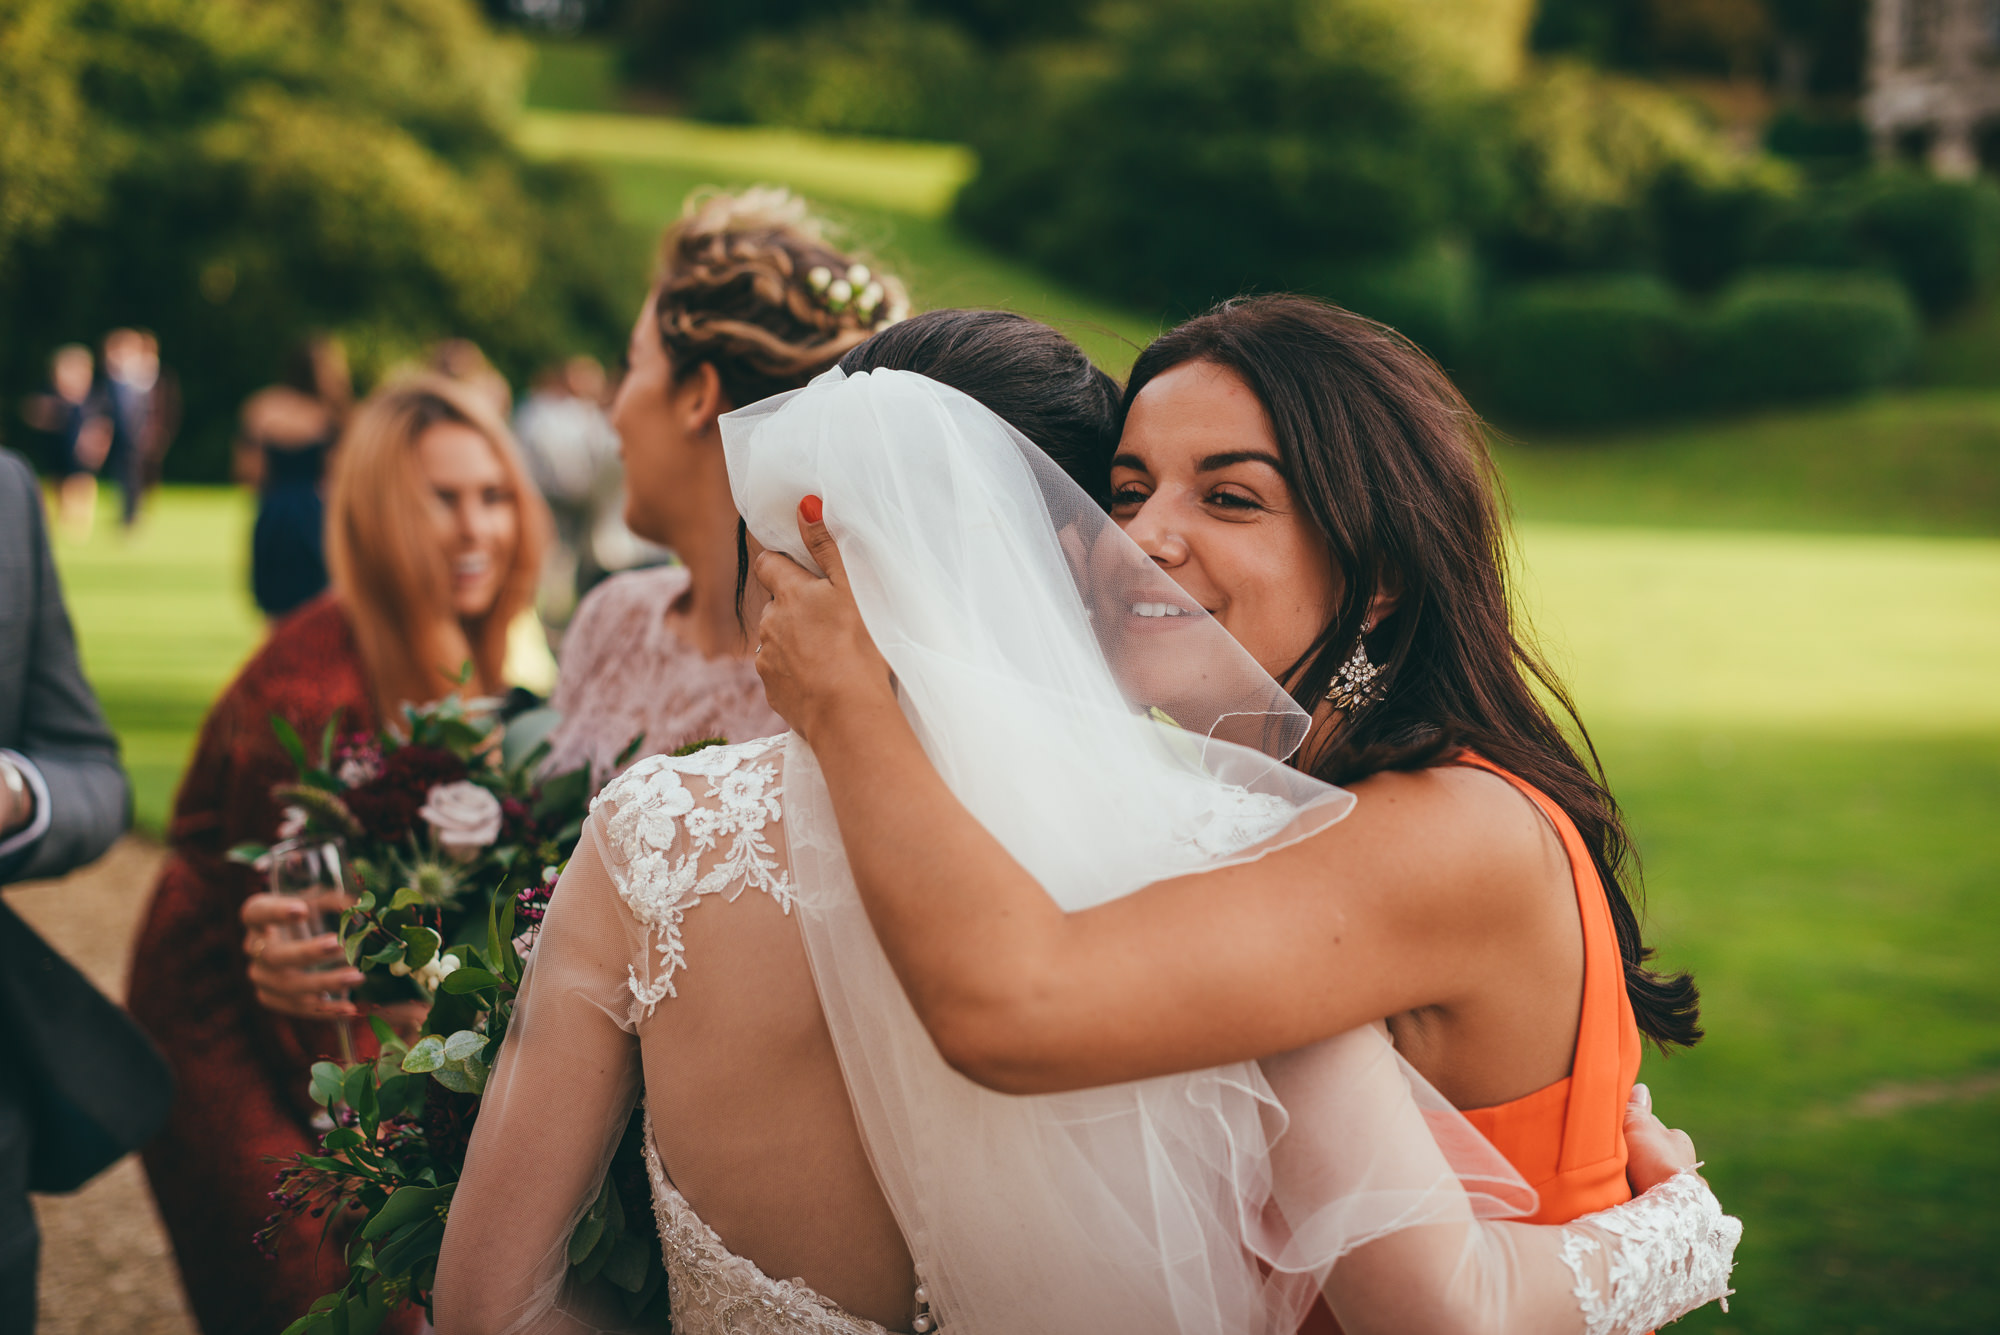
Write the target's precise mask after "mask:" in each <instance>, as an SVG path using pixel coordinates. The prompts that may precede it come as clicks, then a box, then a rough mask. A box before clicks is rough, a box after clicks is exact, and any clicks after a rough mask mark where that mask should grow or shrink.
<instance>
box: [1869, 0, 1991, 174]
mask: <svg viewBox="0 0 2000 1335" xmlns="http://www.w3.org/2000/svg"><path fill="white" fill-rule="evenodd" d="M1863 114H1864V115H1865V116H1866V118H1867V121H1868V128H1869V132H1870V134H1871V136H1872V137H1873V140H1874V146H1875V155H1876V157H1877V158H1878V159H1889V158H1895V157H1905V156H1910V155H1912V154H1913V153H1914V154H1915V155H1918V156H1921V157H1922V158H1923V159H1924V160H1925V161H1927V162H1928V163H1929V164H1930V167H1931V169H1932V170H1933V171H1935V172H1937V173H1938V174H1939V175H1941V176H1954V177H1964V176H1971V175H1973V174H1975V173H1976V172H1978V171H1979V168H1980V158H1981V152H1980V149H1981V147H1982V145H1986V146H1989V147H1988V155H1987V156H1988V157H1989V159H1990V157H1991V154H1992V147H1991V146H1994V145H1995V144H1996V141H2000V0H1874V5H1873V12H1872V13H1871V15H1870V23H1869V51H1868V94H1867V97H1866V98H1865V99H1864V101H1863ZM1988 165H1989V166H1991V165H1994V164H1992V163H1991V162H1990V161H1989V164H1988Z"/></svg>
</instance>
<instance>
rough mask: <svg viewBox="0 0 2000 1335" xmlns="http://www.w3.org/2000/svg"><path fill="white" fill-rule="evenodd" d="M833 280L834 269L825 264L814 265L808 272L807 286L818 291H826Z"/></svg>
mask: <svg viewBox="0 0 2000 1335" xmlns="http://www.w3.org/2000/svg"><path fill="white" fill-rule="evenodd" d="M831 282H833V270H831V269H829V268H827V267H826V266H825V265H824V264H816V265H814V266H813V267H812V269H811V270H810V271H809V272H808V273H807V274H806V286H807V287H810V288H811V289H812V290H813V291H814V292H817V293H824V292H825V291H826V289H827V285H828V284H830V283H831Z"/></svg>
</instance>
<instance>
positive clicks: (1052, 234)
mask: <svg viewBox="0 0 2000 1335" xmlns="http://www.w3.org/2000/svg"><path fill="white" fill-rule="evenodd" d="M1422 27H1423V25H1421V24H1419V23H1417V22H1416V21H1415V20H1414V19H1413V18H1412V17H1411V16H1410V14H1409V13H1408V11H1407V10H1406V9H1404V8H1402V7H1398V6H1388V5H1381V4H1376V3H1372V2H1371V0H1330V2H1329V0H1244V2H1243V3H1239V4H1233V5H1229V6H1217V5H1213V4H1208V3H1204V0H1162V3H1159V4H1153V5H1147V6H1144V7H1132V8H1130V9H1116V10H1110V11H1107V17H1106V19H1105V25H1104V27H1103V30H1102V32H1101V33H1100V35H1099V37H1098V39H1097V41H1096V42H1095V44H1094V45H1093V46H1091V47H1090V48H1088V49H1087V51H1085V52H1084V53H1082V54H1081V55H1078V56H1076V57H1075V58H1073V59H1071V60H1069V61H1067V62H1063V63H1061V64H1058V65H1056V66H1054V68H1053V69H1052V70H1050V71H1048V72H1044V73H1042V74H1040V75H1039V76H1038V77H1032V78H1031V77H1028V75H1027V74H1025V73H1020V72H1017V77H1019V78H1020V80H1021V87H1020V88H1019V89H1018V90H1017V91H1016V92H1015V93H1014V94H1013V95H1012V96H1010V97H1007V98H1005V99H1003V100H1002V103H1001V106H1000V109H999V111H998V113H997V114H995V115H994V116H993V117H992V118H991V120H990V121H989V123H988V124H987V125H986V126H985V127H984V128H983V129H982V132H981V133H980V135H979V136H978V138H977V144H976V146H977V147H978V148H979V150H980V155H981V170H980V174H979V176H978V177H977V178H975V179H974V180H973V181H972V183H971V184H970V185H968V186H967V188H966V190H965V192H964V193H963V194H962V195H961V196H960V199H959V205H958V216H959V218H960V219H961V220H962V221H963V222H964V223H965V225H966V226H967V227H969V228H970V229H971V230H972V231H973V232H975V233H976V234H977V235H979V236H981V237H983V238H985V239H987V240H990V241H992V242H993V243H994V244H996V245H998V246H1000V247H1001V248H1003V249H1006V250H1009V251H1012V252H1014V253H1016V254H1019V255H1021V256H1023V257H1024V258H1027V259H1028V260H1030V261H1032V262H1035V263H1037V264H1039V265H1041V266H1042V267H1044V268H1046V269H1048V270H1050V271H1052V272H1055V273H1059V274H1062V275H1064V276H1065V277H1068V278H1071V279H1074V280H1075V281H1077V282H1078V283H1082V284H1086V285H1088V286H1090V287H1093V288H1095V289H1096V290H1098V291H1100V292H1104V293H1106V294H1109V295H1113V296H1116V297H1119V298H1121V299H1123V300H1125V301H1128V302H1131V303H1134V304H1137V305H1138V306H1140V308H1141V309H1143V310H1149V311H1158V310H1162V309H1180V310H1186V309H1190V308H1198V307H1200V306H1203V305H1206V304H1207V303H1209V302H1211V301H1213V300H1215V299H1217V298H1220V297H1225V296H1229V295H1231V294H1233V293H1235V292H1238V291H1240V290H1243V289H1244V288H1246V287H1258V286H1265V287H1291V286H1296V285H1298V284H1299V282H1300V279H1301V275H1302V274H1306V273H1308V272H1309V271H1311V272H1320V271H1323V270H1324V269H1325V267H1326V266H1328V265H1329V264H1343V265H1362V264H1369V263H1373V262H1376V261H1379V260H1383V259H1394V258H1399V257H1402V256H1404V255H1407V254H1409V253H1410V252H1412V251H1413V250H1417V249H1420V248H1422V247H1424V246H1425V245H1426V244H1428V243H1429V242H1431V241H1432V239H1433V238H1435V237H1437V236H1438V235H1439V234H1440V233H1442V232H1444V231H1445V230H1447V229H1448V228H1450V227H1452V226H1453V225H1455V224H1458V223H1461V222H1463V221H1464V220H1465V219H1467V218H1468V217H1472V216H1476V215H1478V214H1479V213H1480V212H1481V211H1482V209H1483V208H1484V207H1485V206H1486V203H1487V202H1488V200H1489V199H1490V198H1491V196H1492V189H1493V186H1494V182H1493V180H1492V178H1491V174H1490V173H1489V172H1488V171H1487V170H1486V168H1485V166H1484V163H1485V162H1486V161H1487V160H1488V158H1489V157H1490V154H1489V153H1487V152H1486V151H1485V150H1486V149H1487V147H1488V139H1489V136H1488V134H1487V126H1488V124H1489V118H1482V117H1480V116H1478V115H1477V114H1476V109H1477V105H1478V100H1477V97H1476V96H1475V94H1476V93H1477V92H1478V91H1479V89H1480V87H1481V85H1480V83H1479V82H1478V80H1477V79H1476V78H1475V77H1474V76H1473V74H1472V73H1471V72H1469V71H1468V70H1467V69H1465V68H1461V67H1459V66H1456V65H1454V64H1453V63H1452V60H1451V59H1449V58H1448V57H1447V56H1446V55H1443V54H1440V53H1439V51H1437V50H1435V49H1433V48H1434V47H1435V46H1436V42H1435V41H1434V40H1431V39H1427V38H1426V37H1425V35H1424V33H1423V31H1422V30H1421V29H1422Z"/></svg>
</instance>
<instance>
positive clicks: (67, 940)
mask: <svg viewBox="0 0 2000 1335" xmlns="http://www.w3.org/2000/svg"><path fill="white" fill-rule="evenodd" d="M161 857H162V853H161V850H160V848H159V846H158V845H156V844H153V843H150V842H148V841H147V840H144V839H140V838H137V837H128V838H126V839H124V840H122V841H120V842H119V844H118V845H117V846H116V847H115V848H113V849H112V850H111V851H110V852H109V853H107V854H106V855H105V856H104V857H102V858H100V859H99V860H98V861H96V862H94V863H92V864H91V865H90V866H88V867H85V868H84V869H83V870H82V871H79V872H75V873H72V874H71V875H69V876H66V877H64V878H63V879H62V880H60V881H38V882H29V883H26V884H23V885H18V886H10V887H8V890H7V902H8V903H9V904H11V905H12V906H13V907H14V910H15V911H16V912H17V913H19V914H20V915H21V916H22V917H23V918H25V919H27V920H28V922H29V923H31V924H32V925H33V926H34V928H35V930H36V931H38V932H40V933H41V934H42V935H43V937H45V938H46V939H47V940H48V942H49V944H50V945H53V946H54V947H55V948H56V949H57V950H60V951H61V952H62V953H63V954H65V955H67V956H68V957H69V958H70V960H71V961H72V962H74V963H75V964H76V966H77V967H78V968H80V969H82V970H83V971H84V973H86V974H88V975H89V976H90V979H91V981H92V982H94V983H96V984H97V985H98V986H99V987H100V988H102V989H104V991H105V992H107V993H109V994H110V995H112V996H114V997H118V998H120V999H123V997H124V995H125V969H126V965H127V963H128V957H129V955H130V953H131V949H132V935H133V933H134V932H135V931H137V930H138V925H139V913H140V910H141V909H142V908H143V907H144V906H145V902H146V895H147V893H148V892H149V891H150V890H151V889H152V886H153V877H154V875H155V873H156V872H157V871H158V870H159V866H160V859H161ZM35 1214H36V1217H37V1218H38V1219H40V1220H41V1225H42V1286H41V1300H42V1301H41V1325H40V1328H39V1329H40V1335H108V1333H109V1332H114V1331H115V1332H118V1335H195V1324H194V1318H193V1317H192V1316H190V1315H189V1313H188V1308H187V1300H186V1299H185V1298H184V1297H182V1296H181V1286H180V1277H179V1276H178V1274H177V1273H176V1272H175V1270H174V1258H173V1252H172V1249H171V1248H169V1246H168V1245H167V1235H166V1233H165V1232H164V1231H163V1230H162V1229H161V1228H160V1220H159V1216H158V1215H157V1214H156V1213H155V1211H154V1209H153V1198H152V1195H151V1194H150V1193H149V1192H148V1191H147V1190H146V1176H145V1174H144V1173H143V1172H142V1171H140V1168H139V1161H138V1159H137V1158H134V1157H129V1156H128V1157H127V1158H125V1159H122V1160H120V1161H119V1162H118V1163H117V1164H116V1165H115V1166H114V1167H112V1168H111V1169H110V1170H109V1171H108V1172H105V1173H103V1174H101V1175H100V1176H98V1177H97V1178H95V1179H93V1180H92V1181H91V1182H90V1183H89V1184H88V1185H86V1186H85V1187H84V1188H83V1190H81V1191H78V1192H76V1193H74V1194H72V1195H69V1196H38V1197H36V1198H35Z"/></svg>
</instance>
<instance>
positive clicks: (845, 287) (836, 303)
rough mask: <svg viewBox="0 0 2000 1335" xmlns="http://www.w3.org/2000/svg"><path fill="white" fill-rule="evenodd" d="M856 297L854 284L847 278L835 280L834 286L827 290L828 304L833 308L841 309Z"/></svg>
mask: <svg viewBox="0 0 2000 1335" xmlns="http://www.w3.org/2000/svg"><path fill="white" fill-rule="evenodd" d="M853 297H854V285H853V284H852V283H850V282H848V281H847V280H846V279H845V278H836V279H834V280H833V286H831V287H829V288H827V290H826V304H827V306H828V307H829V308H831V309H833V310H836V311H837V310H840V309H842V308H843V307H845V306H846V305H847V303H848V302H849V301H851V300H852V299H853Z"/></svg>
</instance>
